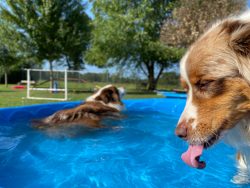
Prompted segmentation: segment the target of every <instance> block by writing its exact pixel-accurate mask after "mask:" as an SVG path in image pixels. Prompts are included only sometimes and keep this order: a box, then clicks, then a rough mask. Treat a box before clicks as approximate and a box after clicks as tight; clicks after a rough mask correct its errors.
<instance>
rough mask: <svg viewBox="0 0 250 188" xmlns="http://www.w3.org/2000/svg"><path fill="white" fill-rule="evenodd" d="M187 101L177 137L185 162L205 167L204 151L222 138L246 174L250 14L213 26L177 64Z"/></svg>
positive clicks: (240, 178) (244, 179) (244, 178)
mask: <svg viewBox="0 0 250 188" xmlns="http://www.w3.org/2000/svg"><path fill="white" fill-rule="evenodd" d="M180 80H181V84H182V86H183V87H184V88H185V89H186V91H187V95H188V97H187V101H186V105H185V108H184V110H183V112H182V114H181V116H180V119H179V122H178V124H177V127H176V129H175V134H176V135H177V136H179V137H181V138H182V139H184V140H185V141H187V142H188V144H189V148H188V150H187V151H186V152H185V153H184V154H182V159H183V161H184V162H185V163H186V164H188V165H190V166H191V167H194V168H199V169H202V168H205V166H206V163H205V162H204V161H200V160H199V158H200V156H201V155H202V151H203V149H207V148H209V147H210V146H212V145H213V144H214V143H215V142H217V141H218V140H220V139H221V138H222V139H223V140H224V141H225V142H227V143H228V144H231V145H232V146H233V147H235V148H236V149H237V151H238V153H237V155H236V156H237V157H236V159H237V166H238V174H237V175H236V176H234V177H233V179H232V181H233V182H234V183H249V175H250V12H245V13H243V14H242V15H240V16H237V17H236V16H235V17H229V18H227V19H224V20H221V21H219V22H217V23H215V24H214V25H213V26H212V27H211V28H210V29H208V30H207V31H206V32H205V33H204V34H203V35H201V37H200V38H199V39H198V40H197V41H196V42H194V43H193V44H192V45H191V46H190V48H189V49H188V50H187V52H186V54H185V55H184V56H183V58H182V59H181V61H180Z"/></svg>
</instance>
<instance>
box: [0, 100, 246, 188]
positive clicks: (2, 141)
mask: <svg viewBox="0 0 250 188" xmlns="http://www.w3.org/2000/svg"><path fill="white" fill-rule="evenodd" d="M124 102H125V104H126V107H127V110H126V111H125V112H124V114H125V118H124V119H122V120H112V121H111V120H106V121H105V122H104V124H106V125H108V126H109V128H107V129H101V130H93V129H92V130H91V129H86V128H85V129H84V128H77V127H74V128H72V129H67V130H61V131H55V132H53V131H51V132H41V131H38V130H35V129H32V128H31V126H30V120H31V119H34V118H41V117H44V116H47V115H49V114H51V113H53V112H55V111H56V110H59V109H62V108H63V109H64V108H71V107H74V106H76V105H78V104H79V102H71V103H69V102H62V103H56V104H49V105H33V106H28V107H20V108H8V109H1V110H0V121H1V126H0V164H1V166H0V187H4V188H5V187H6V188H7V187H46V188H48V187H66V188H69V187H108V188H111V187H114V188H118V187H119V188H123V187H143V188H144V187H159V188H162V187H171V188H176V187H203V188H206V187H207V188H208V187H209V188H211V187H227V188H228V187H241V186H237V185H234V184H232V183H231V182H230V179H231V178H232V177H233V175H234V174H235V173H236V168H235V162H234V152H235V151H234V150H233V149H232V148H230V147H228V146H226V145H224V144H223V143H220V144H217V145H216V146H214V147H212V148H211V149H209V150H207V151H205V152H204V154H203V158H205V159H206V162H207V167H206V168H205V169H204V170H197V169H192V168H190V167H188V166H187V165H185V164H184V163H183V162H182V161H181V158H180V156H181V154H182V152H184V151H186V149H187V145H186V143H184V142H183V141H182V140H181V139H179V138H177V137H175V135H174V128H175V126H176V122H177V120H178V117H179V115H180V113H181V111H182V109H183V107H184V104H185V99H184V98H163V99H141V100H125V101H124ZM242 187H244V186H242ZM245 187H247V186H245Z"/></svg>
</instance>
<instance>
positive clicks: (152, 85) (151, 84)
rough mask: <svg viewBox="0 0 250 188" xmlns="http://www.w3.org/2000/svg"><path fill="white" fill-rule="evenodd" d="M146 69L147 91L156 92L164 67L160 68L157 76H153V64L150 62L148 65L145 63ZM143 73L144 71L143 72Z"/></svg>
mask: <svg viewBox="0 0 250 188" xmlns="http://www.w3.org/2000/svg"><path fill="white" fill-rule="evenodd" d="M145 65H146V68H147V72H148V74H147V77H148V84H147V90H149V91H154V90H156V87H157V83H158V80H159V78H160V76H161V74H162V73H163V70H164V66H161V67H160V70H159V73H158V74H157V76H155V63H154V62H150V63H145ZM144 72H145V71H144Z"/></svg>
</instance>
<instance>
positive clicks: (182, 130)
mask: <svg viewBox="0 0 250 188" xmlns="http://www.w3.org/2000/svg"><path fill="white" fill-rule="evenodd" d="M175 134H176V135H177V136H178V137H180V138H183V139H185V138H187V127H186V126H185V124H184V123H181V124H179V125H178V126H177V127H176V129H175Z"/></svg>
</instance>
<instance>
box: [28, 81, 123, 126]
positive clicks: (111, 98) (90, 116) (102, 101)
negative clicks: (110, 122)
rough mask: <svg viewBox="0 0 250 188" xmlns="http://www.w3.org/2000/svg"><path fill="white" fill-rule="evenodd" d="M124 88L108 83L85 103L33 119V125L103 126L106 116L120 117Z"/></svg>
mask: <svg viewBox="0 0 250 188" xmlns="http://www.w3.org/2000/svg"><path fill="white" fill-rule="evenodd" d="M124 94H125V90H124V88H117V87H115V86H113V85H107V86H104V87H102V88H100V89H99V90H97V91H96V92H95V93H94V94H93V95H91V96H90V97H88V98H87V99H86V100H85V102H84V103H82V104H80V105H79V106H77V107H75V108H71V109H66V110H60V111H57V112H55V113H54V114H52V115H50V116H48V117H46V118H44V119H41V120H35V121H33V126H34V127H36V128H39V129H46V128H50V129H51V128H54V129H55V128H56V129H58V128H60V127H64V128H65V127H73V126H76V125H83V126H85V127H90V128H102V127H104V126H103V125H102V124H101V121H102V120H103V119H104V118H112V119H119V118H121V117H122V116H121V113H120V112H121V110H122V109H123V108H124V105H123V103H122V101H121V98H122V97H123V96H124Z"/></svg>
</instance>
